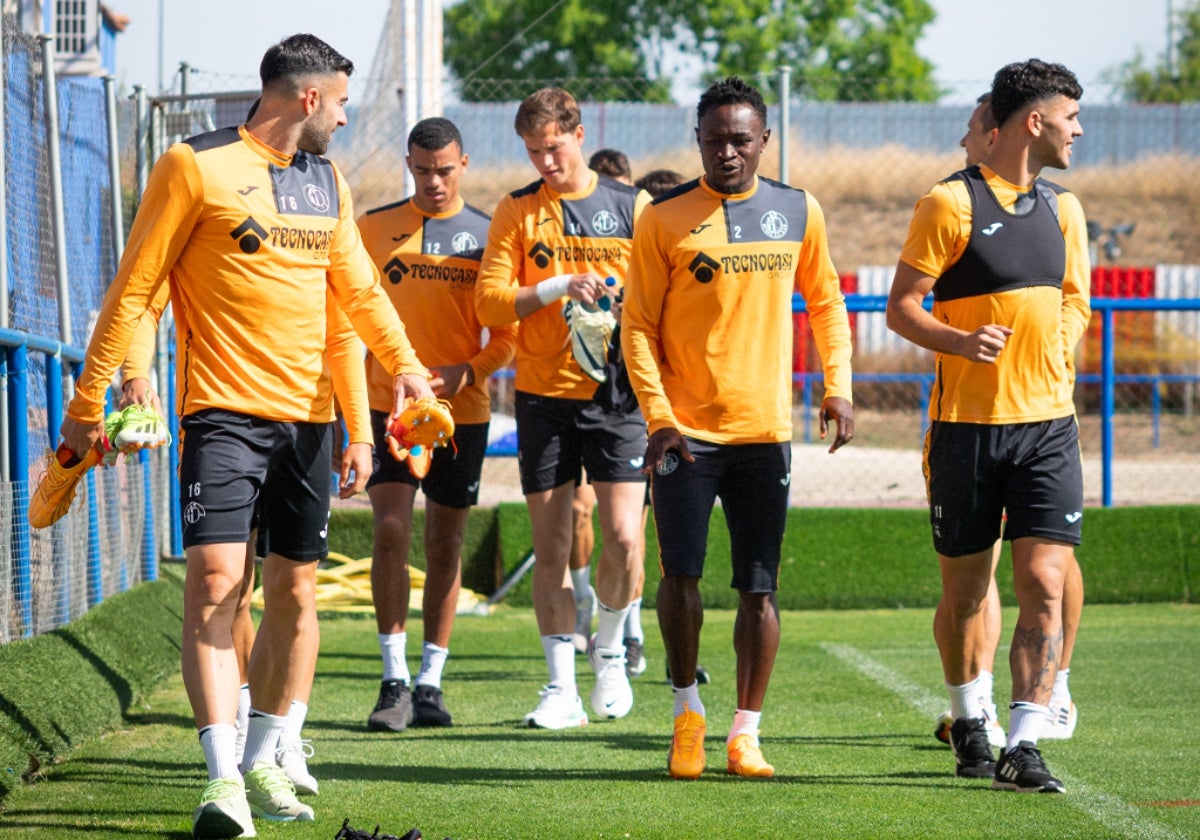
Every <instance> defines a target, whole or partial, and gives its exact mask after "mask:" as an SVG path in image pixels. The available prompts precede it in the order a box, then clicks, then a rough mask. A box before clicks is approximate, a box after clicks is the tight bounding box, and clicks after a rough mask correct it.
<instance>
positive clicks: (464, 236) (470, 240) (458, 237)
mask: <svg viewBox="0 0 1200 840" xmlns="http://www.w3.org/2000/svg"><path fill="white" fill-rule="evenodd" d="M450 247H452V248H453V249H454V253H456V254H469V253H471V252H472V251H478V250H479V240H478V239H476V238H475V237H474V236H473V235H472V234H471V233H470V231H465V230H464V231H462V232H461V233H456V234H454V238H453V239H451V240H450Z"/></svg>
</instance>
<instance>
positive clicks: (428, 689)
mask: <svg viewBox="0 0 1200 840" xmlns="http://www.w3.org/2000/svg"><path fill="white" fill-rule="evenodd" d="M412 705H413V715H412V725H413V726H451V725H452V724H453V723H454V720H453V718H451V717H450V712H449V711H448V710H447V709H446V701H445V700H444V699H443V698H442V690H441V689H440V688H438V687H436V686H432V685H417V686H415V687H414V688H413V693H412Z"/></svg>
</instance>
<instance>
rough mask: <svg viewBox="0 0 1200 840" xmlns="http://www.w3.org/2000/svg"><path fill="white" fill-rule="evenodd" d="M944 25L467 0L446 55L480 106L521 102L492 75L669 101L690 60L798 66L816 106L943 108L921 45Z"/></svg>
mask: <svg viewBox="0 0 1200 840" xmlns="http://www.w3.org/2000/svg"><path fill="white" fill-rule="evenodd" d="M933 19H934V11H933V8H932V6H930V4H929V2H928V0H641V2H638V0H608V1H607V2H603V3H597V2H595V0H558V2H555V0H465V2H463V3H459V4H457V5H455V6H452V7H450V8H448V9H447V10H446V25H445V31H446V40H445V48H444V52H445V55H446V58H447V61H448V62H449V64H450V66H451V68H452V69H453V70H454V72H455V73H456V74H457V75H458V76H459V78H460V79H463V80H464V82H466V84H464V87H463V93H462V95H463V98H464V99H473V100H478V99H503V98H512V96H513V94H512V93H511V92H508V91H505V92H501V91H496V90H481V89H480V87H479V85H478V84H473V82H474V80H476V79H483V78H491V79H523V80H530V79H535V80H538V81H540V82H546V81H555V80H563V81H565V80H567V79H570V80H572V85H571V89H572V91H573V92H575V93H576V95H577V96H580V97H581V98H616V99H630V98H632V99H646V100H657V101H661V100H666V99H668V98H669V87H670V85H669V80H668V79H667V75H668V71H667V70H666V66H667V62H668V61H669V57H670V56H671V55H672V54H683V55H690V56H695V57H698V58H700V59H701V62H702V64H703V67H704V70H705V77H706V78H708V79H712V78H719V77H723V76H727V75H741V76H745V77H748V78H756V77H758V76H760V75H762V74H770V73H774V72H775V71H776V70H778V68H779V67H780V66H781V65H784V64H787V65H790V66H791V67H792V69H793V72H794V77H793V78H794V79H795V81H796V86H797V89H799V90H800V91H802V92H803V93H804V95H806V96H809V97H810V98H813V99H824V100H846V101H852V100H859V101H879V100H909V101H932V100H935V99H937V97H938V95H939V93H940V91H939V90H938V88H937V86H936V84H935V83H934V81H933V65H932V64H931V63H930V62H929V61H927V60H925V59H924V58H922V57H921V56H920V55H919V54H918V53H917V51H916V42H917V40H918V39H919V38H920V37H921V34H922V32H923V30H924V29H925V27H926V26H927V25H928V24H929V23H931V22H932V21H933ZM618 79H619V80H623V83H622V84H618V83H617V82H616V80H618ZM589 80H592V83H591V84H589ZM585 88H587V89H586V90H585ZM614 88H620V90H616V91H614V90H613V89H614ZM634 88H636V89H637V90H636V91H635V90H633V89H634ZM606 90H607V91H608V93H609V94H611V93H616V94H617V95H615V96H611V95H609V96H604V95H603V94H604V92H605V91H606ZM622 93H624V94H625V95H621V94H622ZM631 93H634V94H635V95H632V96H631V95H630V94H631Z"/></svg>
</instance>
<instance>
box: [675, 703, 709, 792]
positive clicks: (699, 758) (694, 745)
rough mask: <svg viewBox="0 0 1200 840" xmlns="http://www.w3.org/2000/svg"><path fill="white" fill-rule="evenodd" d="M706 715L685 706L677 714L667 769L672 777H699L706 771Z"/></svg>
mask: <svg viewBox="0 0 1200 840" xmlns="http://www.w3.org/2000/svg"><path fill="white" fill-rule="evenodd" d="M704 732H705V723H704V715H698V714H696V713H695V712H693V711H691V710H690V709H688V707H687V706H684V707H683V714H680V715H676V716H675V734H674V736H673V737H672V738H671V751H670V752H668V753H667V770H668V772H670V774H671V778H672V779H699V778H700V774H701V773H703V772H704Z"/></svg>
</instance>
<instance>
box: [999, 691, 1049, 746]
mask: <svg viewBox="0 0 1200 840" xmlns="http://www.w3.org/2000/svg"><path fill="white" fill-rule="evenodd" d="M1008 708H1009V710H1010V711H1009V713H1008V747H1007V749H1006V750H1005V752H1007V751H1008V750H1011V749H1012V748H1013V747H1015V746H1017V744H1019V743H1021V742H1022V741H1028V742H1029V743H1031V744H1033V745H1034V746H1035V747H1036V746H1037V742H1038V736H1040V735H1041V734H1042V725H1043V724H1044V723H1045V722H1046V721H1047V720H1049V719H1050V709H1049V708H1048V707H1046V706H1039V705H1038V704H1037V703H1022V702H1018V703H1013V704H1011V705H1010V706H1009V707H1008Z"/></svg>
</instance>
